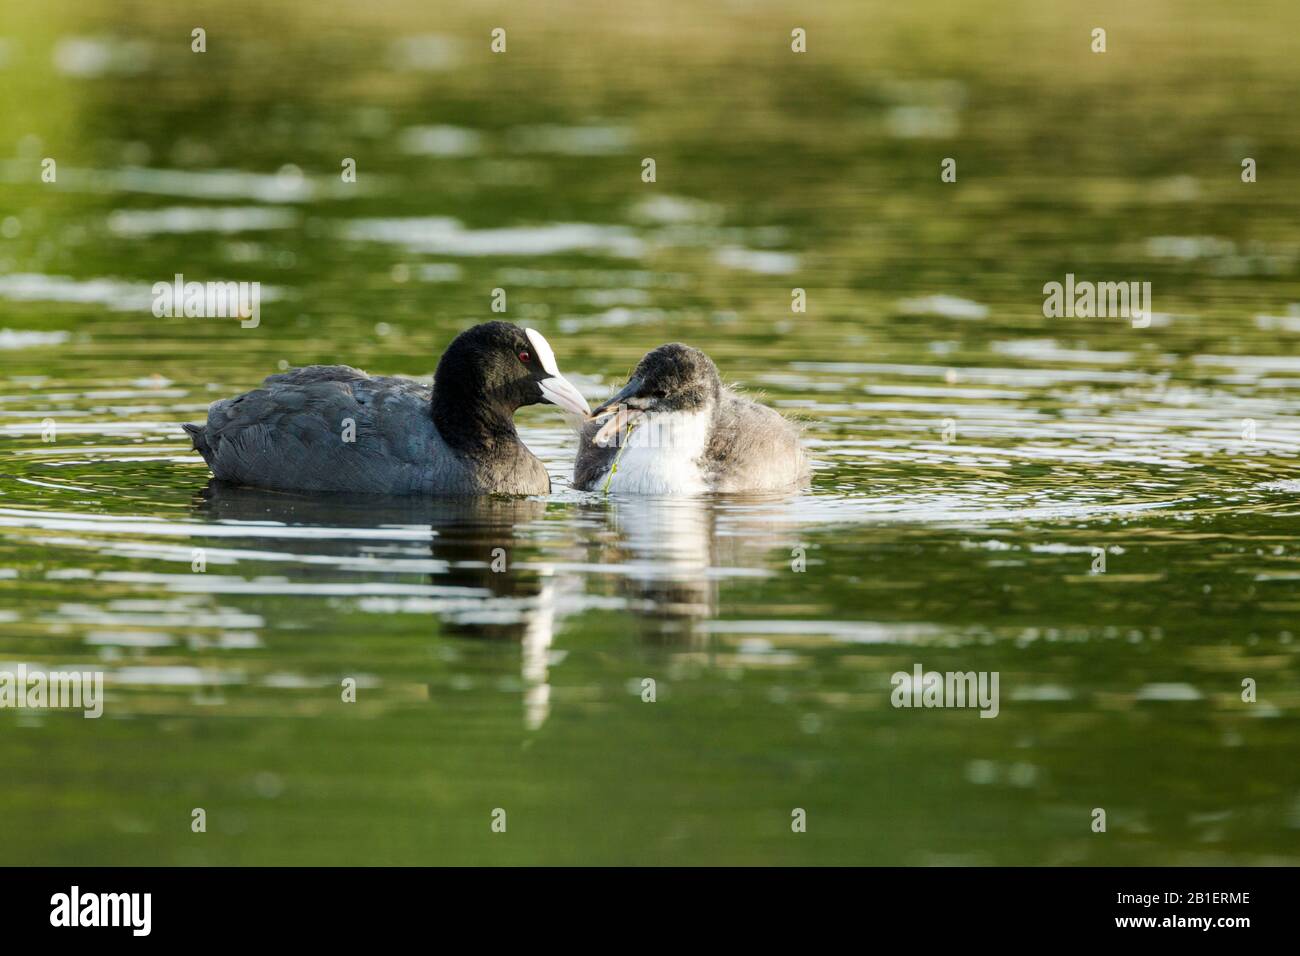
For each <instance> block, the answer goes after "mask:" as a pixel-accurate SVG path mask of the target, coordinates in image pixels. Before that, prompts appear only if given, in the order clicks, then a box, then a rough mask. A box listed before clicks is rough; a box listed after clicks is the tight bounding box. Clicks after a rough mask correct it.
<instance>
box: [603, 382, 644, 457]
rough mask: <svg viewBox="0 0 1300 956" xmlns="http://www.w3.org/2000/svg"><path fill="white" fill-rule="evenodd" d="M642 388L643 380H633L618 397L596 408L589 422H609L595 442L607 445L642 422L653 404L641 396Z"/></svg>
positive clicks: (621, 390) (615, 396) (620, 391)
mask: <svg viewBox="0 0 1300 956" xmlns="http://www.w3.org/2000/svg"><path fill="white" fill-rule="evenodd" d="M641 386H642V382H641V379H639V378H633V379H632V380H630V381H629V382H628V383H627V384H626V385H624V386H623V388H622V389H620V390H619V392H618V393H617V394H616V395H614V396H613V397H612V398H610V399H609V400H608V401H606V402H603V403H601V404H600V405H598V406H597V407H596V410H595V411H593V412H592V413H591V416H590V419H589V420H591V421H598V420H599V419H601V418H608V419H609V420H608V421H606V422H605V424H604V425H602V426H601V428H600V430H599V431H597V432H596V434H595V435H593V436H592V441H593V442H595V443H596V444H597V445H607V444H609V443H610V442H611V441H613V440H614V437H615V436H616V435H617V434H618V433H619V432H621V431H623V430H624V429H625V428H630V427H631V426H632V425H635V424H636V423H637V421H639V420H640V418H641V417H642V416H643V415H644V414H645V412H646V410H647V409H648V408H649V407H650V405H651V404H652V402H651V400H650V399H647V398H646V397H644V396H642V395H641V394H640V393H641Z"/></svg>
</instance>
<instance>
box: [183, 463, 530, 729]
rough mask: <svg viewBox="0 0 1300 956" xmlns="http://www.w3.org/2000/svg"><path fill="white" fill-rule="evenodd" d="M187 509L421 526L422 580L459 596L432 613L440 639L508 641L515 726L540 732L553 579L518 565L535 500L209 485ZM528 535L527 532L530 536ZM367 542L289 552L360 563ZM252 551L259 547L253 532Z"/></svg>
mask: <svg viewBox="0 0 1300 956" xmlns="http://www.w3.org/2000/svg"><path fill="white" fill-rule="evenodd" d="M196 507H197V509H198V510H199V511H201V512H202V513H203V514H204V515H205V516H206V517H207V518H209V519H210V520H213V521H221V522H257V523H263V524H265V523H267V522H274V523H280V524H285V525H294V526H299V527H303V526H306V527H319V528H322V529H326V528H328V529H341V528H347V529H356V530H358V531H364V530H365V529H374V530H375V535H374V539H381V540H382V539H383V538H384V529H391V528H394V527H406V528H412V527H422V528H428V529H429V530H430V533H431V534H430V542H429V550H430V554H431V556H432V558H433V560H434V563H435V568H434V570H433V571H431V573H430V575H429V583H430V584H431V585H434V586H436V587H438V588H439V589H440V590H444V591H445V590H446V589H448V588H452V589H455V590H456V591H457V592H458V597H457V599H456V600H452V601H448V602H447V603H446V605H445V607H443V608H442V609H440V610H439V611H438V614H439V617H440V619H441V620H442V625H443V627H442V630H443V632H444V633H449V634H456V635H461V636H464V637H473V638H483V639H489V640H517V641H519V644H520V648H521V663H520V676H521V679H522V682H523V687H524V691H523V704H524V723H525V725H526V726H527V727H529V728H530V729H536V728H538V727H540V726H541V725H542V724H543V723H544V722H545V720H546V718H547V716H548V715H549V713H550V696H551V689H550V684H549V683H548V663H549V655H550V649H551V644H552V641H553V639H554V633H555V614H556V600H555V587H556V584H555V580H554V577H553V576H552V575H551V573H550V572H549V571H548V570H547V569H546V568H545V567H544V566H543V567H541V568H540V569H539V567H538V565H536V564H532V563H530V562H527V561H525V560H524V556H525V552H526V551H527V550H528V549H529V548H530V547H532V545H531V544H530V542H529V537H530V534H531V533H532V531H535V529H534V528H533V526H534V525H535V523H536V522H537V521H538V520H539V519H540V518H541V517H542V515H543V514H544V512H545V510H546V503H545V501H543V500H541V499H538V498H510V497H500V496H472V497H441V498H435V497H421V496H391V497H389V496H380V495H346V494H330V495H322V494H297V493H292V492H275V491H264V490H261V489H254V488H244V487H239V486H234V485H229V484H226V483H224V482H220V481H217V480H215V479H214V480H212V481H210V482H209V483H208V486H207V487H206V488H205V489H204V491H203V493H202V496H201V498H200V499H199V500H198V501H197V502H196ZM530 529H532V530H530ZM374 539H367V538H366V537H365V535H364V534H360V535H357V536H330V535H322V536H321V537H320V538H307V539H303V538H295V539H294V544H293V546H294V548H295V550H296V551H300V552H301V551H303V550H304V548H305V547H307V546H309V547H310V550H311V553H312V554H316V555H322V554H324V555H330V556H334V557H340V558H348V557H355V558H357V559H358V561H359V562H362V564H361V567H364V561H365V560H366V558H367V557H368V555H369V554H370V553H371V551H372V549H370V548H369V546H371V545H373V540H374ZM252 543H253V546H255V547H262V548H264V547H265V544H266V537H265V536H260V537H259V538H258V539H257V540H256V541H255V542H252Z"/></svg>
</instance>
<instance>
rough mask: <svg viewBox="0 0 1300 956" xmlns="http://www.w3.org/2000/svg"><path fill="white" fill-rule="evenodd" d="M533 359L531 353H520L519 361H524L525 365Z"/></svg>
mask: <svg viewBox="0 0 1300 956" xmlns="http://www.w3.org/2000/svg"><path fill="white" fill-rule="evenodd" d="M532 360H533V357H532V356H531V355H529V354H528V353H527V352H520V353H519V361H521V362H523V363H524V364H525V365H527V364H528V363H529V362H531V361H532Z"/></svg>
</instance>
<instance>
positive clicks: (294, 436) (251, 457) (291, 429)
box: [184, 322, 585, 495]
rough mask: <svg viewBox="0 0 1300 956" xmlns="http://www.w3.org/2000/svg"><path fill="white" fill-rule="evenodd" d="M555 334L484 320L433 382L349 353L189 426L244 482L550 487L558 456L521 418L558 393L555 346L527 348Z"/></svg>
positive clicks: (367, 489)
mask: <svg viewBox="0 0 1300 956" xmlns="http://www.w3.org/2000/svg"><path fill="white" fill-rule="evenodd" d="M525 332H526V333H527V336H525ZM544 341H545V340H544V339H541V337H540V335H539V334H538V333H536V332H534V331H532V330H521V329H518V328H516V327H515V326H513V325H510V324H509V323H504V322H492V323H486V324H484V325H480V326H476V327H474V328H473V329H471V330H469V331H467V332H465V333H462V335H461V336H458V337H457V339H456V341H454V342H453V343H452V345H451V346H450V347H449V348H448V350H447V352H446V353H445V354H444V356H443V359H442V361H441V362H440V363H439V366H438V373H437V376H436V377H435V382H434V385H432V386H429V385H425V384H421V383H419V382H414V381H411V380H409V379H404V378H396V377H391V376H370V375H367V374H366V373H365V372H362V371H360V370H358V369H355V368H351V367H350V366H347V365H313V366H309V367H306V368H299V369H294V370H292V371H289V372H284V373H282V374H279V375H271V376H269V377H268V378H267V379H266V381H264V382H263V383H262V387H261V388H257V389H254V390H253V391H251V392H246V393H244V394H243V395H239V396H236V397H235V398H230V399H225V400H222V401H218V402H214V403H213V404H212V405H211V407H210V408H209V409H208V420H207V424H206V425H188V424H187V425H185V426H184V428H185V430H186V431H187V432H189V434H190V436H191V437H192V438H193V440H194V447H195V449H197V450H198V452H199V453H200V454H201V455H202V456H203V458H204V460H205V461H206V462H207V463H208V465H209V467H210V468H211V469H212V473H213V474H214V475H215V476H216V477H217V478H218V479H220V480H222V481H226V482H230V483H233V484H239V485H248V486H252V487H257V488H268V489H276V490H292V491H308V492H355V493H363V494H389V495H393V494H396V495H403V494H435V495H472V494H489V493H491V494H518V495H537V494H547V493H548V492H549V491H550V488H551V482H550V477H549V475H548V474H547V472H546V468H545V466H544V465H543V464H542V463H541V461H539V460H538V459H537V457H536V456H535V455H533V454H532V452H530V451H529V450H528V449H527V448H526V447H525V446H524V444H523V443H522V442H521V441H520V440H519V436H518V434H517V433H516V432H515V428H514V424H513V422H512V420H511V417H512V415H513V413H514V411H515V409H516V408H518V407H519V405H521V404H534V403H536V402H537V401H546V400H548V399H547V398H546V397H545V395H544V394H543V392H544V390H543V389H539V388H538V383H539V382H540V383H541V384H542V385H544V386H545V388H546V389H549V390H550V391H551V392H552V393H554V392H555V389H556V388H557V386H556V384H555V383H556V382H562V379H561V378H560V377H559V375H558V372H557V371H556V370H555V369H554V361H553V356H552V355H550V354H549V346H546V347H545V348H546V352H547V353H548V355H547V358H546V361H545V362H536V361H534V357H533V355H531V354H528V352H527V350H528V349H530V348H534V347H537V348H538V350H539V351H540V346H539V345H538V343H542V344H544ZM521 353H522V354H521ZM523 355H526V356H527V359H528V364H527V365H525V364H524V359H523ZM512 362H516V363H519V366H520V367H519V368H516V367H515V366H513V365H512V364H510V363H512ZM543 365H548V366H550V367H549V368H543V367H542V366H543ZM562 384H563V387H564V388H568V389H571V388H572V386H569V385H568V383H565V382H562ZM440 390H443V391H440ZM565 400H567V401H570V402H571V403H578V404H574V408H573V409H572V410H575V411H577V410H578V409H579V407H582V408H585V402H582V400H581V397H580V396H577V393H576V391H575V392H574V393H573V397H571V398H569V399H565Z"/></svg>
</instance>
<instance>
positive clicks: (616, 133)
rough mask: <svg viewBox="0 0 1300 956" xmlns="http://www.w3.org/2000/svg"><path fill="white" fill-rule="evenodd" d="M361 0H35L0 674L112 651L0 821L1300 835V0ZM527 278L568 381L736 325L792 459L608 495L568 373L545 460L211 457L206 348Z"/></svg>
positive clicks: (18, 78)
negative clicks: (479, 490) (927, 690)
mask: <svg viewBox="0 0 1300 956" xmlns="http://www.w3.org/2000/svg"><path fill="white" fill-rule="evenodd" d="M373 6H375V7H376V9H369V8H358V7H356V5H351V4H347V5H344V4H316V3H313V4H307V3H301V4H295V3H289V2H269V3H268V2H264V3H258V4H255V5H254V4H223V5H221V9H219V10H213V11H211V12H210V13H209V12H206V11H205V13H204V16H203V17H202V18H200V19H199V20H197V21H194V22H191V21H192V20H194V17H193V15H192V14H190V13H187V12H186V11H184V10H176V9H172V8H170V7H162V6H160V5H157V4H128V5H125V6H124V5H121V4H116V3H106V2H100V0H96V2H85V3H72V2H53V3H49V4H46V5H40V8H39V9H37V8H31V9H28V10H17V9H15V10H10V11H8V13H7V14H6V19H4V20H0V133H2V135H0V236H2V237H3V238H0V670H6V669H9V670H12V669H14V668H16V667H17V665H19V664H25V665H27V666H28V667H29V668H49V669H52V670H53V669H64V670H68V669H86V670H99V671H102V672H103V673H104V675H105V678H104V679H105V703H104V715H103V717H102V718H100V719H98V720H86V719H83V718H82V716H81V714H80V713H79V712H72V711H54V710H35V709H25V710H18V709H3V710H0V768H3V771H4V783H3V786H2V787H0V863H10V864H12V863H24V864H29V863H59V864H79V863H94V864H107V863H144V864H175V863H182V864H237V863H259V864H268V863H269V864H280V863H320V864H340V863H401V864H421V863H472V862H476V863H511V864H520V863H579V862H595V863H654V864H658V863H738V864H752V863H773V862H775V863H883V864H936V863H961V864H965V863H999V864H1138V863H1154V864H1191V863H1227V864H1247V863H1250V864H1255V863H1295V862H1297V861H1300V763H1298V762H1297V760H1296V752H1297V742H1298V741H1300V729H1298V727H1297V708H1298V707H1300V675H1298V674H1297V668H1296V664H1297V660H1296V658H1297V650H1298V647H1297V642H1296V631H1297V628H1298V627H1300V617H1298V615H1297V612H1300V594H1298V593H1297V583H1298V582H1300V543H1298V542H1297V534H1296V529H1297V518H1300V482H1298V481H1297V478H1300V474H1298V473H1297V472H1298V469H1297V453H1298V452H1300V422H1297V418H1296V415H1295V409H1296V400H1297V390H1300V349H1298V348H1297V346H1298V345H1300V274H1298V271H1297V264H1298V262H1300V224H1298V223H1300V219H1298V218H1297V214H1298V213H1300V189H1297V173H1296V169H1297V165H1296V157H1297V156H1300V124H1297V123H1296V112H1295V109H1296V107H1295V104H1296V99H1295V94H1296V90H1297V88H1300V57H1296V56H1295V40H1294V38H1295V36H1296V35H1297V27H1300V12H1298V11H1297V9H1296V8H1295V7H1294V6H1293V5H1289V4H1285V3H1281V2H1278V3H1274V4H1260V5H1258V6H1252V7H1251V9H1250V11H1249V13H1248V14H1247V13H1246V12H1244V11H1238V10H1236V9H1235V8H1230V7H1225V6H1224V5H1222V4H1220V3H1211V2H1194V3H1172V2H1153V3H1148V4H1142V5H1140V8H1138V5H1131V4H1130V5H1118V4H1116V5H1103V8H1102V9H1097V7H1096V5H1093V4H1082V3H1080V4H1051V5H1044V4H1041V3H1029V2H1023V3H1012V2H993V0H987V2H964V3H961V4H956V3H953V4H939V3H935V4H913V5H908V6H909V8H908V9H906V10H900V9H898V8H897V7H898V5H893V4H891V5H885V4H875V3H832V4H828V5H819V9H818V10H817V11H816V12H813V13H809V12H807V11H805V10H803V9H801V7H800V6H797V5H791V6H790V8H789V9H782V7H781V5H780V4H765V5H761V6H758V7H755V8H750V7H747V6H741V5H718V8H717V9H716V10H699V9H696V6H697V5H695V4H689V3H686V2H684V0H682V2H677V0H674V2H667V3H662V4H656V5H653V7H647V6H646V5H642V4H637V5H633V4H618V3H615V4H587V3H576V2H568V3H558V4H547V5H546V6H545V9H544V10H542V9H540V8H539V9H537V10H534V11H531V12H530V11H528V10H525V9H523V8H519V9H512V8H511V7H510V6H508V5H499V6H498V5H490V4H466V5H465V6H463V7H461V6H455V5H452V6H443V7H440V8H438V9H432V8H429V7H428V6H427V5H424V4H417V3H413V2H412V3H393V4H385V5H373ZM516 6H518V5H516ZM502 25H504V26H505V27H506V28H507V32H508V46H507V51H506V52H505V53H504V54H493V53H492V52H491V51H490V49H489V43H490V36H489V34H490V31H491V29H492V28H493V27H496V26H502ZM195 26H203V27H204V29H206V31H207V52H206V53H202V54H198V53H194V52H192V51H191V49H190V43H191V40H190V31H191V30H192V29H193V28H194V27H195ZM795 26H802V27H804V28H805V29H807V31H808V52H807V53H806V54H794V53H792V52H791V51H790V45H789V44H790V30H791V29H792V28H793V27H795ZM1095 26H1104V27H1105V28H1106V29H1107V31H1108V49H1107V52H1106V53H1104V54H1094V53H1092V52H1091V51H1090V50H1089V44H1090V36H1089V35H1090V31H1091V29H1092V28H1093V27H1095ZM647 157H649V158H653V159H654V160H655V162H656V181H655V182H654V183H646V182H643V181H642V177H641V171H642V160H643V159H644V158H647ZM945 157H952V158H955V159H956V160H957V181H956V182H955V183H944V182H941V181H940V163H941V161H942V160H943V159H944V158H945ZM1245 157H1250V158H1253V159H1255V160H1256V162H1257V164H1258V181H1257V182H1254V183H1249V184H1247V183H1243V182H1242V180H1241V161H1242V159H1243V158H1245ZM46 158H51V159H54V160H55V163H56V179H55V181H53V182H43V181H42V178H41V174H42V168H43V166H42V160H44V159H46ZM345 158H352V159H354V160H355V161H356V168H357V178H356V182H354V183H345V182H343V179H342V176H341V174H340V171H341V164H342V162H343V160H344V159H345ZM176 273H183V274H184V275H185V276H186V278H187V279H190V280H196V281H208V280H236V281H238V280H244V281H258V282H261V283H262V289H263V302H262V306H261V321H260V324H259V325H258V327H256V328H241V327H240V326H239V323H238V322H235V321H232V320H223V319H198V318H190V319H186V318H162V319H158V318H154V316H153V315H152V314H151V311H150V307H151V300H152V296H151V294H150V290H151V286H152V285H153V283H155V282H159V281H163V282H166V281H170V280H171V278H172V276H173V275H174V274H176ZM1067 273H1073V274H1075V275H1076V276H1077V277H1078V278H1079V279H1081V280H1093V281H1149V282H1151V283H1152V302H1153V308H1154V312H1155V314H1154V316H1153V317H1152V321H1151V322H1150V323H1149V326H1148V327H1145V328H1135V327H1134V325H1133V323H1132V322H1130V321H1128V320H1127V319H1124V318H1054V319H1049V318H1045V317H1044V315H1043V308H1042V306H1043V292H1042V287H1043V285H1044V283H1046V282H1051V281H1064V278H1065V275H1066V274H1067ZM795 288H799V289H804V290H805V291H806V295H807V311H806V312H803V313H797V312H793V311H792V309H791V295H792V292H791V290H792V289H795ZM494 289H504V290H505V292H506V295H507V312H506V315H505V317H506V318H509V319H511V320H513V321H516V322H519V323H521V324H527V325H532V326H535V327H537V328H539V329H541V330H543V331H544V332H545V334H546V335H547V336H548V337H549V338H550V340H551V342H552V343H553V345H554V346H555V349H556V352H557V354H558V356H559V360H560V363H561V367H562V368H563V369H564V370H565V372H566V374H567V375H568V376H569V377H570V378H571V379H572V380H574V381H575V383H576V384H578V385H579V386H580V387H581V388H582V389H583V390H584V392H585V393H586V394H587V396H588V397H589V398H592V399H595V398H599V397H603V396H605V395H608V394H609V392H610V391H611V389H612V387H613V386H614V385H615V383H618V382H621V380H622V378H623V376H624V375H625V374H626V372H627V370H628V368H629V367H630V366H631V364H632V363H633V362H635V360H636V359H637V358H638V357H639V356H640V355H641V354H642V353H643V352H644V351H646V350H647V349H649V348H651V347H653V346H655V345H658V344H660V343H662V342H665V341H671V340H683V341H686V342H689V343H691V344H694V345H696V346H699V347H701V348H703V349H705V350H706V351H708V352H709V353H710V354H711V355H712V356H713V357H714V358H715V360H716V361H717V362H718V364H719V366H720V367H721V369H722V371H723V373H724V376H725V377H726V378H727V379H728V380H731V381H735V382H737V383H740V384H741V385H743V386H745V387H746V388H748V389H751V390H755V391H760V392H762V393H763V394H764V396H765V400H766V401H767V402H768V403H770V404H772V405H774V406H775V407H777V408H779V409H781V410H783V411H785V412H787V413H788V414H790V415H792V416H795V417H797V418H799V419H801V420H802V421H804V422H805V423H806V428H807V441H808V445H809V447H810V449H811V452H812V456H813V458H814V460H815V462H816V465H817V472H816V477H815V480H814V483H813V487H812V489H811V490H810V492H808V493H807V494H803V495H800V496H798V497H795V498H792V499H789V500H760V501H754V500H717V501H714V500H696V501H653V500H651V501H634V500H626V501H623V500H606V499H605V498H603V497H602V496H600V495H595V494H583V493H577V492H574V491H572V490H570V489H569V487H568V476H569V471H570V463H571V461H572V454H573V449H572V439H571V437H570V435H569V433H567V431H566V429H565V425H564V423H563V421H562V419H561V417H560V415H559V413H558V412H557V411H556V410H555V409H552V408H547V407H536V408H528V409H524V410H522V411H521V412H520V414H519V416H518V422H519V425H520V428H521V433H522V435H523V437H524V439H525V441H526V442H527V443H528V444H529V446H530V447H531V448H533V449H534V450H535V451H536V452H537V453H538V454H539V455H540V456H541V457H542V458H543V460H545V461H546V463H547V464H548V467H549V468H550V470H551V473H552V476H553V483H554V485H555V491H554V493H553V494H552V495H551V496H550V497H549V498H546V499H529V500H523V501H510V500H487V501H483V502H478V503H466V502H459V503H457V502H425V501H401V500H389V501H370V502H368V501H363V500H313V499H310V498H300V497H295V496H291V495H268V494H261V493H257V492H249V491H245V492H230V491H226V492H221V490H220V489H216V490H214V491H209V490H208V489H207V483H208V478H209V474H208V472H207V469H206V467H205V466H204V464H203V462H202V461H201V460H200V459H199V458H198V456H197V455H196V454H194V453H193V452H192V451H191V450H190V448H189V443H188V441H186V440H185V437H184V435H183V434H182V433H181V431H180V429H179V423H181V422H185V421H196V420H200V419H202V418H203V416H204V411H205V409H206V406H207V404H208V403H209V402H210V401H212V400H213V399H215V398H218V397H223V396H226V395H230V394H234V393H236V392H238V391H241V390H244V389H247V388H249V387H251V386H253V385H254V384H256V383H257V382H258V381H260V379H261V378H262V377H263V376H264V375H266V374H268V373H269V372H273V371H275V370H277V368H279V367H280V366H281V364H282V363H285V364H290V365H302V364H310V363H314V362H346V363H349V364H353V365H357V366H360V367H363V368H366V369H367V370H369V371H372V372H377V373H403V374H411V375H428V374H429V373H430V372H431V371H432V369H433V367H434V365H435V363H436V360H437V356H438V355H439V354H440V352H441V350H442V348H443V347H445V345H446V343H447V342H448V341H449V340H450V339H451V338H452V336H454V334H455V333H456V332H457V331H459V330H460V329H463V328H464V327H466V326H467V325H470V324H472V323H474V322H476V321H482V320H484V319H487V318H490V317H495V316H494V315H493V313H492V312H491V311H490V303H491V300H492V295H493V290H494ZM50 423H52V425H51V424H50ZM47 438H48V439H51V440H44V439H47ZM498 548H499V549H503V552H502V553H503V554H504V555H505V559H506V561H507V570H505V571H503V572H497V571H494V570H492V567H491V563H492V561H493V552H494V549H498ZM1097 549H1101V551H1102V552H1103V553H1104V556H1105V558H1104V560H1105V568H1104V571H1101V570H1100V562H1099V559H1098V557H1097ZM196 558H201V561H202V564H203V566H204V567H205V568H206V570H204V571H201V572H200V571H196V570H194V568H195V561H196ZM796 568H802V570H796ZM918 663H919V664H921V665H922V666H923V667H924V668H925V669H926V670H937V671H963V672H964V671H972V670H973V671H989V672H994V671H995V672H997V673H998V674H999V675H1000V694H1001V697H1000V708H999V713H998V716H997V718H996V719H981V718H980V717H979V716H978V713H977V711H976V710H972V709H928V710H927V709H900V708H895V707H893V706H891V703H890V694H891V690H892V686H891V675H892V674H893V673H895V672H896V671H907V672H911V671H912V669H913V666H914V665H916V664H918ZM348 678H351V679H353V680H355V681H356V682H357V691H356V701H355V703H345V702H344V701H343V700H342V699H341V697H342V690H341V684H342V682H343V681H344V680H345V679H348ZM1247 678H1249V679H1251V680H1253V681H1254V682H1255V685H1256V688H1257V690H1256V699H1255V700H1254V701H1253V702H1246V701H1243V699H1242V682H1243V680H1245V679H1247ZM646 679H651V680H653V681H654V682H655V684H654V687H655V700H654V701H653V702H646V701H644V700H643V686H645V685H644V684H643V681H645V680H646ZM195 808H203V809H204V810H205V811H206V815H207V830H206V832H204V833H195V832H193V831H192V829H191V819H192V811H193V810H194V809H195ZM498 808H499V809H501V810H504V811H505V814H506V820H507V826H506V831H505V832H504V833H496V832H493V830H492V822H493V813H494V811H495V810H497V809H498ZM796 808H799V809H802V810H804V811H805V812H806V816H807V828H806V832H803V833H796V832H792V828H791V820H792V812H793V811H794V810H795V809H796ZM1096 808H1101V809H1104V810H1105V811H1106V818H1107V829H1106V832H1105V833H1095V832H1093V830H1092V822H1093V811H1094V809H1096Z"/></svg>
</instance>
